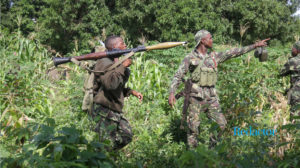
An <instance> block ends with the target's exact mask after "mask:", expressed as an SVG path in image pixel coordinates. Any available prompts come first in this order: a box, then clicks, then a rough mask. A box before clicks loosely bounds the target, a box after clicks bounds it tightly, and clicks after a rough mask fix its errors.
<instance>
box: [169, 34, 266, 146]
mask: <svg viewBox="0 0 300 168" xmlns="http://www.w3.org/2000/svg"><path fill="white" fill-rule="evenodd" d="M195 40H196V46H195V49H194V50H193V51H192V52H191V53H189V54H188V55H187V56H186V57H185V58H184V60H183V61H182V63H181V65H180V66H179V68H178V70H177V72H176V73H175V76H174V78H173V80H172V83H171V86H170V95H169V104H170V105H171V106H173V105H174V104H175V95H174V94H175V92H176V89H177V88H178V86H179V84H180V83H181V81H182V79H183V77H184V76H185V75H186V74H187V73H188V72H189V73H190V78H189V80H187V82H186V85H189V84H191V87H190V90H189V91H187V89H185V92H186V93H187V94H188V95H187V94H185V97H186V98H188V100H187V101H185V103H188V104H185V105H184V106H185V108H184V109H183V117H184V116H185V115H187V118H186V119H185V118H184V120H186V122H187V127H188V137H187V141H188V145H189V147H190V148H195V147H197V146H198V140H199V139H198V136H199V126H200V117H199V116H200V113H201V112H205V113H206V115H207V117H208V118H210V119H212V120H213V121H215V122H217V124H218V125H219V127H220V128H221V130H222V131H220V132H219V135H218V138H219V137H220V136H221V132H223V130H224V129H225V126H226V124H227V121H226V119H225V117H224V115H223V113H221V110H220V104H219V98H218V95H217V93H216V88H215V85H216V82H217V68H218V65H219V64H220V63H223V62H225V61H226V60H228V59H230V58H234V57H238V56H240V55H242V54H245V53H247V52H249V51H251V50H253V49H255V48H257V47H264V46H266V45H267V43H266V41H268V40H269V39H265V40H262V41H259V42H257V43H255V44H253V45H249V46H246V47H242V48H235V49H232V50H228V51H225V52H208V49H210V48H212V46H213V39H212V36H211V34H210V33H209V32H208V31H207V30H200V31H198V32H197V33H196V35H195ZM186 88H188V87H186ZM187 110H188V114H186V111H187ZM216 139H217V138H214V139H213V138H212V137H211V143H212V144H216V141H217V140H216Z"/></svg>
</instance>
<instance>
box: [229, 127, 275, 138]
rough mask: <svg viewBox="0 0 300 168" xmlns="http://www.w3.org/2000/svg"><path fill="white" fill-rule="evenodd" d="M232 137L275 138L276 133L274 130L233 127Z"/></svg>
mask: <svg viewBox="0 0 300 168" xmlns="http://www.w3.org/2000/svg"><path fill="white" fill-rule="evenodd" d="M233 129H234V134H233V136H275V134H276V133H277V130H276V129H252V127H251V126H249V129H241V128H239V127H234V128H233Z"/></svg>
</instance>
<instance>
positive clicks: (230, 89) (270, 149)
mask: <svg viewBox="0 0 300 168" xmlns="http://www.w3.org/2000/svg"><path fill="white" fill-rule="evenodd" d="M0 45H1V47H0V64H1V68H0V79H1V85H0V94H1V95H0V110H1V114H0V126H1V128H0V131H1V132H0V133H1V137H0V142H1V143H0V166H2V167H18V166H19V167H28V166H30V167H47V166H48V167H51V166H52V167H92V166H95V167H278V166H279V167H297V166H299V162H297V160H298V159H299V156H300V155H299V145H300V144H299V133H295V130H296V128H297V125H295V124H292V123H291V122H290V118H289V107H288V105H287V102H286V97H285V96H284V91H285V89H287V88H289V79H288V78H279V77H278V72H279V70H280V68H281V67H282V65H283V64H284V63H285V62H286V60H287V58H288V54H289V47H286V48H278V47H277V48H268V50H269V61H268V62H259V61H258V60H257V59H256V58H254V56H253V53H249V54H246V55H245V56H242V57H240V58H236V59H232V60H230V61H228V62H226V63H224V64H223V65H221V66H220V68H219V79H218V83H217V88H218V90H219V97H220V102H221V107H222V111H223V112H224V114H225V116H226V119H227V120H228V126H227V128H226V130H225V132H224V136H223V138H222V140H221V141H220V143H219V144H218V145H217V146H216V147H215V148H213V149H209V148H208V146H206V145H205V144H200V145H199V147H198V148H197V149H196V150H187V149H186V147H187V146H186V144H185V143H184V142H185V141H186V132H185V131H184V130H181V129H179V126H180V117H181V107H182V99H181V100H178V102H177V104H176V106H175V107H174V108H170V107H169V105H168V100H167V99H168V89H169V84H170V82H171V79H172V77H173V75H174V73H175V71H176V69H177V67H178V65H179V64H180V62H181V61H182V60H183V58H184V56H185V54H186V53H187V52H189V50H190V49H186V48H183V47H179V48H173V49H170V50H162V51H155V52H145V53H138V54H136V55H135V57H134V60H133V65H132V66H131V67H130V69H131V77H130V79H129V82H128V83H127V85H128V86H129V87H131V88H132V89H135V90H137V91H139V92H141V93H142V94H143V95H144V101H143V102H142V103H140V102H139V101H138V99H137V98H136V97H129V98H127V99H126V101H125V107H124V116H125V117H126V118H127V119H128V120H129V122H130V124H131V126H132V129H133V132H134V137H133V140H132V142H131V143H130V144H129V145H127V146H126V147H125V148H124V149H122V150H121V151H119V152H117V153H113V152H111V153H108V152H106V151H105V149H104V148H103V147H104V146H105V145H106V144H107V143H109V142H101V143H97V141H98V137H97V135H96V134H95V133H94V132H93V131H92V128H93V122H92V121H91V120H90V119H89V117H88V115H87V114H86V113H84V112H83V111H81V100H82V97H83V92H82V87H83V82H84V75H85V73H86V72H85V71H83V70H81V69H80V68H79V67H77V66H74V65H72V64H68V65H64V66H63V67H60V68H58V71H62V70H63V71H65V70H67V73H68V74H69V76H70V77H69V79H66V80H58V81H50V80H49V79H48V77H47V73H46V72H47V70H48V69H49V68H52V62H51V59H50V57H51V55H49V54H48V52H47V50H46V49H44V48H43V47H42V46H41V45H40V44H39V42H38V41H31V40H28V39H26V38H23V37H22V36H20V34H12V35H8V34H6V33H5V32H1V33H0ZM229 47H231V46H217V47H216V49H217V50H223V49H226V48H229ZM77 54H79V53H77ZM180 89H182V86H181V87H180V88H179V90H180ZM235 126H238V127H241V128H247V127H249V126H252V127H253V128H255V129H259V128H276V129H277V130H278V134H277V135H276V136H274V137H236V136H233V127H235ZM201 129H204V130H205V129H210V130H211V124H210V123H209V122H208V123H206V122H205V121H203V122H202V123H201ZM205 137H208V135H206V134H204V133H201V138H205ZM111 155H113V157H114V161H112V159H111V158H112V157H110V156H111Z"/></svg>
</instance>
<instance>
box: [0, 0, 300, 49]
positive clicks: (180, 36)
mask: <svg viewBox="0 0 300 168" xmlns="http://www.w3.org/2000/svg"><path fill="white" fill-rule="evenodd" d="M4 2H6V4H9V2H11V1H9V0H5V1H4ZM299 5H300V2H299V1H298V0H290V1H288V0H263V1H247V0H228V1H224V0H157V1H150V0H122V1H120V0H66V1H60V0H49V1H47V0H35V1H32V2H31V1H30V2H29V1H27V0H13V6H12V7H11V8H6V10H5V13H6V14H7V15H9V17H8V18H10V19H6V22H8V20H9V21H10V24H7V23H6V24H4V23H3V24H2V25H4V26H5V25H6V26H8V27H9V28H10V30H11V31H13V30H15V29H16V28H18V27H19V28H20V30H21V31H22V32H23V34H25V35H28V34H30V32H35V33H36V39H39V40H40V41H41V42H42V43H44V44H47V45H49V46H51V47H52V48H54V49H56V50H57V51H60V52H61V53H63V54H65V53H68V52H71V51H72V50H73V49H75V50H80V51H82V52H83V51H84V50H88V51H89V50H90V45H89V41H90V40H91V39H93V38H94V37H95V36H100V35H101V34H102V32H103V30H105V32H106V34H107V35H108V34H120V33H121V32H125V33H126V35H127V38H128V39H129V40H130V41H132V42H133V43H134V45H136V44H137V43H138V41H139V40H138V39H139V38H141V37H145V38H146V39H147V40H159V41H171V40H174V41H176V40H184V41H190V42H193V35H194V33H195V32H197V31H198V30H199V29H207V30H209V31H210V32H212V34H213V35H214V40H215V41H216V42H217V43H231V42H239V41H242V42H243V43H245V44H247V43H249V42H253V41H255V40H257V38H265V37H271V38H272V39H278V41H281V42H288V41H293V40H294V36H296V35H299V32H300V25H299V18H294V17H292V16H291V14H292V13H293V12H295V11H296V9H297V8H299ZM1 9H2V8H1ZM3 10H4V9H3ZM20 16H21V17H20ZM2 18H3V17H2ZM20 22H21V23H20ZM102 40H103V39H102Z"/></svg>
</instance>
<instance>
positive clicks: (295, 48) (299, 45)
mask: <svg viewBox="0 0 300 168" xmlns="http://www.w3.org/2000/svg"><path fill="white" fill-rule="evenodd" d="M299 53H300V41H297V42H296V43H295V44H294V45H293V48H292V56H297V55H298V54H299Z"/></svg>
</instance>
